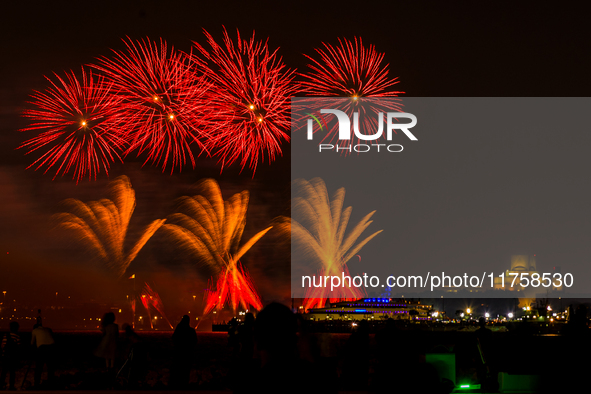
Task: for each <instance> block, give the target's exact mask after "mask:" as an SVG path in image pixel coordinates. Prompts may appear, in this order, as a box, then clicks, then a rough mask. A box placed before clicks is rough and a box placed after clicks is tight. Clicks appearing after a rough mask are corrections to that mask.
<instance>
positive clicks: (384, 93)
mask: <svg viewBox="0 0 591 394" xmlns="http://www.w3.org/2000/svg"><path fill="white" fill-rule="evenodd" d="M338 41H339V44H338V45H337V46H332V45H330V44H326V43H322V45H323V46H324V48H316V53H317V54H318V55H319V59H315V58H313V57H311V56H308V55H304V56H306V57H307V58H308V59H309V60H310V62H311V63H310V64H308V68H309V69H310V71H309V72H308V73H306V74H300V75H301V76H302V77H303V78H304V81H302V82H300V85H301V90H302V91H303V92H305V94H306V95H308V96H322V97H329V98H330V97H335V99H334V100H331V99H327V100H323V102H322V108H326V107H324V105H331V107H330V108H338V109H340V110H341V111H344V112H345V113H347V114H348V115H349V117H350V119H353V113H354V112H358V113H359V117H360V118H362V119H363V120H361V121H360V123H361V122H362V125H363V126H362V127H360V130H367V131H369V130H374V129H375V127H376V126H377V125H378V114H379V113H380V112H388V111H401V108H402V104H401V103H400V102H399V101H398V100H397V99H392V98H393V97H397V96H398V95H399V94H402V93H404V92H401V91H396V90H393V87H394V86H395V85H396V84H398V83H399V81H398V78H397V77H395V78H391V77H389V76H388V73H389V70H388V67H389V64H383V60H384V53H379V52H377V51H376V50H375V47H374V46H373V45H370V46H369V47H365V46H364V45H363V42H362V40H361V38H359V39H358V38H357V37H355V39H354V41H349V40H347V39H340V38H339V39H338ZM337 97H339V98H348V99H346V100H343V99H336V98H337ZM378 98H381V99H386V98H388V99H387V100H376V99H378ZM368 99H369V100H368ZM318 105H319V106H320V104H318ZM336 134H337V127H336V126H334V127H331V128H330V129H329V132H328V134H327V136H326V137H325V138H324V140H323V141H330V142H333V141H334V140H335V139H337V135H336ZM350 143H351V144H355V143H356V140H355V137H353V139H352V140H351V141H350ZM338 144H339V145H341V146H344V145H349V141H338ZM344 152H348V151H347V150H344Z"/></svg>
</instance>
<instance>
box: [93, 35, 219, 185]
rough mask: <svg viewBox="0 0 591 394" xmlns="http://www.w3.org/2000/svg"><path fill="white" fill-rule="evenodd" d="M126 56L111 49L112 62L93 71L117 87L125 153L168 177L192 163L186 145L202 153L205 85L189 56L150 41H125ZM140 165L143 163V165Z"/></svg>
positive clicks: (104, 62) (105, 61) (102, 60)
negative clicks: (126, 144)
mask: <svg viewBox="0 0 591 394" xmlns="http://www.w3.org/2000/svg"><path fill="white" fill-rule="evenodd" d="M124 42H125V45H126V47H127V50H126V51H116V50H113V53H114V56H113V57H112V58H106V57H103V58H100V59H99V63H98V65H93V67H95V68H96V69H98V70H100V71H101V72H102V73H104V74H105V76H106V77H107V79H108V80H109V81H110V82H111V83H112V84H113V85H114V87H116V88H117V95H118V96H119V98H120V100H121V101H122V107H121V111H120V112H121V117H122V123H121V134H122V135H123V136H124V138H126V139H128V140H129V141H130V146H129V148H128V149H127V151H126V152H125V154H129V153H130V152H131V151H133V150H136V149H137V150H138V155H139V154H142V153H146V154H147V159H146V162H145V163H147V162H151V163H152V164H155V165H161V166H162V171H163V172H164V171H165V170H166V167H167V166H168V164H170V166H171V173H172V172H173V171H174V170H175V168H178V169H179V170H181V169H182V167H183V166H185V165H187V162H188V161H190V162H191V165H192V166H193V168H195V158H194V156H193V153H192V151H191V147H190V145H191V144H192V143H196V144H197V146H198V149H199V150H200V153H199V154H201V151H202V150H203V149H204V148H205V146H204V144H203V143H202V141H201V140H200V138H206V137H207V135H206V131H205V129H206V127H205V124H206V123H207V119H206V118H207V112H206V111H205V110H204V108H205V107H204V104H205V97H204V96H205V93H206V92H207V90H208V86H209V85H208V84H207V83H206V82H205V81H204V80H203V78H201V77H199V76H198V75H197V74H196V72H195V70H194V68H193V67H191V60H190V57H191V56H190V55H189V56H188V55H186V54H184V53H182V52H178V51H175V50H174V48H170V50H168V48H167V45H166V42H165V41H164V40H162V39H161V40H160V44H158V43H156V42H152V41H150V40H149V39H147V40H145V41H144V40H139V41H135V42H134V41H132V40H131V39H129V40H128V41H125V40H124ZM145 163H144V164H145Z"/></svg>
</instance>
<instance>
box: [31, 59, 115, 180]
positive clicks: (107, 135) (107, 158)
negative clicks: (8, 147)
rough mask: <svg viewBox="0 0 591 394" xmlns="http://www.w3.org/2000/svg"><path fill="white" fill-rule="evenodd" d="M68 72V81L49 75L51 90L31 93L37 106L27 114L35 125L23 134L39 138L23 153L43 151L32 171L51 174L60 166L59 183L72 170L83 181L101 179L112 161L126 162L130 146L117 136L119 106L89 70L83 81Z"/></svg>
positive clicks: (100, 79) (32, 165)
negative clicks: (124, 155) (123, 153)
mask: <svg viewBox="0 0 591 394" xmlns="http://www.w3.org/2000/svg"><path fill="white" fill-rule="evenodd" d="M65 74H66V75H65V78H62V77H60V76H58V75H57V74H56V75H55V78H56V79H57V82H56V81H52V80H51V79H50V78H47V77H46V78H47V80H48V81H49V82H50V84H51V86H50V87H49V88H47V89H46V90H45V91H43V92H35V93H34V94H33V95H32V99H33V100H32V101H31V102H30V104H32V105H33V106H34V107H35V108H34V109H30V110H26V111H24V112H23V116H25V117H27V118H31V119H32V121H33V123H32V124H30V125H29V126H28V127H27V128H24V129H22V130H21V131H24V132H28V131H36V132H39V134H38V135H37V136H35V137H33V138H31V139H29V140H27V141H25V142H23V143H22V144H21V145H20V146H19V149H21V148H22V149H26V150H27V154H30V153H33V152H37V151H41V152H44V153H42V154H41V157H39V158H38V159H37V160H35V161H34V162H33V163H32V164H31V165H30V166H29V167H27V168H30V167H35V170H37V169H39V168H41V167H47V169H46V170H45V172H47V171H49V170H50V169H52V168H55V167H57V170H56V172H55V175H54V177H53V178H54V179H55V177H57V176H58V175H59V174H60V173H61V174H62V176H63V175H65V174H66V173H68V172H70V171H73V179H76V183H78V182H79V181H80V179H82V178H84V177H86V175H87V174H88V178H89V179H92V178H94V179H96V177H97V174H98V173H99V172H101V171H104V172H105V173H106V174H107V175H108V174H109V167H110V163H111V162H113V161H114V160H115V159H118V160H119V161H121V157H120V156H119V153H120V152H121V151H122V150H123V149H124V147H125V142H124V139H122V138H121V137H120V135H119V134H118V132H117V128H118V123H119V122H118V116H117V108H118V107H119V104H120V103H119V99H118V97H117V96H115V95H113V94H112V91H111V86H110V85H108V84H106V83H105V81H104V79H103V78H101V77H96V76H94V75H92V73H91V72H88V73H86V72H85V70H84V68H82V77H81V78H80V79H78V78H77V77H76V75H75V74H74V72H73V71H71V72H66V73H65Z"/></svg>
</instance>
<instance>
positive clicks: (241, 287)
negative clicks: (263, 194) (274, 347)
mask: <svg viewBox="0 0 591 394" xmlns="http://www.w3.org/2000/svg"><path fill="white" fill-rule="evenodd" d="M200 187H201V188H202V190H203V193H202V194H200V195H196V196H193V197H183V198H182V199H181V207H180V209H181V211H182V212H180V213H175V214H173V215H171V216H170V217H169V221H168V223H167V224H165V225H164V227H163V228H164V229H166V230H167V231H168V232H169V233H170V234H171V235H172V236H173V237H174V238H175V239H176V240H177V242H178V243H179V245H180V246H181V247H182V248H184V249H186V250H188V251H189V252H191V253H193V254H194V255H196V256H197V257H198V258H199V260H200V261H201V262H202V263H204V264H207V265H208V266H209V267H211V268H212V269H214V271H216V273H217V278H218V279H217V280H216V289H215V290H214V291H212V292H211V294H209V295H208V296H207V298H206V306H205V310H204V314H207V313H209V312H210V311H211V310H212V309H213V308H214V307H217V308H218V309H221V308H222V307H223V305H224V303H225V302H226V301H229V302H230V304H231V305H232V308H233V309H234V310H236V307H237V306H238V304H241V305H242V306H243V307H244V308H248V307H249V306H252V307H253V308H255V309H260V308H261V307H262V304H261V301H260V299H259V296H258V294H257V293H256V291H255V289H254V286H253V284H252V282H251V280H250V278H249V276H248V274H247V273H246V271H245V270H244V269H243V268H242V267H241V265H240V263H239V260H240V258H241V257H242V256H244V254H245V253H246V252H247V251H248V250H249V249H250V248H251V247H252V246H253V245H254V244H255V243H256V242H257V241H258V240H259V239H260V238H261V237H262V236H263V235H265V233H267V232H268V231H269V230H270V229H271V228H272V226H271V227H267V228H266V229H264V230H262V231H259V232H258V233H257V234H255V235H254V236H253V237H252V238H251V239H250V240H248V241H247V242H246V243H244V244H243V245H242V246H240V241H241V239H242V233H243V231H244V226H245V224H246V211H247V208H248V199H249V194H248V191H246V190H245V191H242V192H240V193H236V194H234V195H233V196H232V197H231V198H230V199H229V200H228V201H224V199H223V197H222V192H221V190H220V187H219V185H218V184H217V182H216V181H215V180H213V179H205V180H203V181H201V183H200ZM171 222H174V223H175V224H171Z"/></svg>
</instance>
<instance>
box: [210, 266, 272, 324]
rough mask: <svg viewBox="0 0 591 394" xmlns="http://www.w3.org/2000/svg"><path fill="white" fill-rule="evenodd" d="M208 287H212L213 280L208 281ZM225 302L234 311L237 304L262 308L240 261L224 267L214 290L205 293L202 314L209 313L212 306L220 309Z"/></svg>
mask: <svg viewBox="0 0 591 394" xmlns="http://www.w3.org/2000/svg"><path fill="white" fill-rule="evenodd" d="M210 287H214V286H213V281H212V282H210ZM225 304H229V305H230V306H231V307H232V310H233V311H234V312H236V308H237V307H238V305H240V306H242V307H243V308H244V309H256V310H261V309H263V304H262V303H261V299H260V298H259V295H258V293H257V291H256V290H255V288H254V284H253V283H252V279H250V276H249V275H248V272H246V270H245V269H244V268H243V267H242V264H240V262H238V263H237V264H236V266H235V267H229V268H226V269H224V271H223V272H222V273H221V275H220V276H219V277H218V280H217V282H216V284H215V290H212V291H210V292H208V293H207V294H206V296H205V308H204V310H203V316H206V315H207V314H209V312H211V311H212V310H213V309H214V308H215V309H216V310H218V311H220V310H222V309H223V307H224V305H225Z"/></svg>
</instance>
